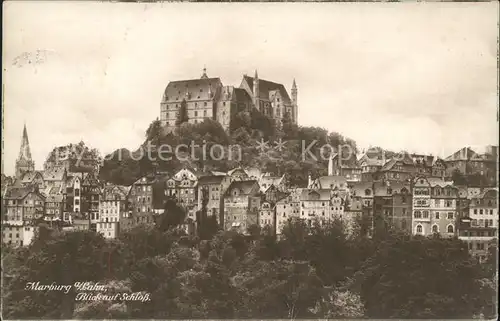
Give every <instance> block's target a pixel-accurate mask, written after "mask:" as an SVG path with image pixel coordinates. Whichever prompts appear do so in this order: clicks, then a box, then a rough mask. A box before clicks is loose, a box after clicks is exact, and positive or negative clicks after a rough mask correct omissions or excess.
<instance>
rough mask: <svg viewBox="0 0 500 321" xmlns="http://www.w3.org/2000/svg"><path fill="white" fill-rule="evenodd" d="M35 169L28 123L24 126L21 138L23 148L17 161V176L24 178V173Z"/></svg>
mask: <svg viewBox="0 0 500 321" xmlns="http://www.w3.org/2000/svg"><path fill="white" fill-rule="evenodd" d="M34 170H35V163H34V162H33V160H32V159H31V150H30V142H29V140H28V130H27V129H26V123H25V124H24V128H23V137H22V138H21V148H20V149H19V157H18V158H17V161H16V177H17V178H22V176H23V175H24V173H26V172H32V171H34Z"/></svg>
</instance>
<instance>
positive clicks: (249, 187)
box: [226, 180, 259, 195]
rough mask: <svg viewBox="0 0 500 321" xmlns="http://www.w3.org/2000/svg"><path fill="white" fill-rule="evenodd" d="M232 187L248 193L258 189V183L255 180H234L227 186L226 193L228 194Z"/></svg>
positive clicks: (245, 193)
mask: <svg viewBox="0 0 500 321" xmlns="http://www.w3.org/2000/svg"><path fill="white" fill-rule="evenodd" d="M234 189H238V190H240V191H241V193H242V194H244V195H249V194H251V193H253V192H258V191H259V184H258V183H257V181H256V180H248V181H234V182H232V183H231V184H230V185H229V187H228V188H227V191H226V194H227V195H229V193H230V192H231V191H232V190H234Z"/></svg>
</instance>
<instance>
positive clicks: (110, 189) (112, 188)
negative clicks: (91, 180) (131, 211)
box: [101, 185, 130, 200]
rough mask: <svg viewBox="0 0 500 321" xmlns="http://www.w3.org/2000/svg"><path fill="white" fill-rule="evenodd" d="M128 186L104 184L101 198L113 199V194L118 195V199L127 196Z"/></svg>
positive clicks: (123, 198)
mask: <svg viewBox="0 0 500 321" xmlns="http://www.w3.org/2000/svg"><path fill="white" fill-rule="evenodd" d="M129 190H130V186H123V185H106V186H104V189H103V193H102V195H101V200H115V195H119V196H120V200H125V199H126V198H127V195H128V192H129Z"/></svg>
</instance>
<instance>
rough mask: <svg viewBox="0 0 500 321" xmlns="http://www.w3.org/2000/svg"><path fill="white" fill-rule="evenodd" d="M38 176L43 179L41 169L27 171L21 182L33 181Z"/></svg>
mask: <svg viewBox="0 0 500 321" xmlns="http://www.w3.org/2000/svg"><path fill="white" fill-rule="evenodd" d="M37 177H39V178H41V179H43V175H42V173H41V172H40V171H33V172H26V173H25V174H24V175H23V178H22V179H21V183H23V184H26V183H31V182H33V180H34V179H35V178H37Z"/></svg>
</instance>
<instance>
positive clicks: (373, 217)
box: [2, 131, 498, 258]
mask: <svg viewBox="0 0 500 321" xmlns="http://www.w3.org/2000/svg"><path fill="white" fill-rule="evenodd" d="M24 134H26V131H24ZM24 134H23V135H24ZM26 141H27V134H26ZM461 154H464V155H466V156H467V155H468V156H467V157H468V158H467V157H465V158H466V160H462V159H461V158H460V157H459V156H460V155H461ZM457 155H458V156H457ZM457 155H455V154H454V155H452V156H453V157H451V158H450V159H453V160H452V162H453V163H452V165H453V166H455V167H456V166H458V167H460V166H461V165H457V164H460V162H462V161H465V162H466V163H465V164H466V165H465V166H463V168H464V169H466V170H471V168H470V166H469V165H467V159H469V160H470V156H471V155H470V153H469V150H468V149H463V150H461V151H459V153H458V154H457ZM372 156H373V155H363V156H362V157H360V159H359V161H358V160H348V161H345V162H343V161H340V157H338V155H336V154H333V155H332V156H331V158H330V161H329V164H328V173H327V175H324V176H318V177H312V176H309V181H308V182H307V185H306V186H291V185H290V184H289V181H288V179H287V175H273V174H271V173H265V172H261V171H260V170H259V169H257V168H240V167H238V168H234V169H232V170H230V171H227V172H219V171H197V170H196V169H192V168H187V167H185V168H182V169H181V170H179V171H177V172H174V173H151V174H149V175H146V176H144V177H141V178H139V179H138V180H137V181H136V182H134V183H133V184H132V185H131V186H118V185H113V184H110V183H106V182H102V181H100V180H99V179H98V177H97V173H96V172H95V171H89V172H71V171H69V170H68V169H67V167H65V166H63V165H61V164H57V165H54V166H52V167H49V168H46V169H45V170H44V171H35V170H34V169H33V168H26V167H23V166H24V165H26V164H28V165H29V166H30V167H31V166H34V164H33V163H32V161H31V160H30V159H31V158H30V157H31V156H30V154H29V145H28V148H26V144H23V146H22V148H21V152H20V157H19V160H20V161H19V164H18V166H17V168H18V169H19V172H21V174H22V175H20V176H19V177H18V178H15V179H11V178H8V177H2V183H4V182H7V184H5V185H4V184H3V185H2V222H3V224H2V226H3V227H2V233H3V237H2V241H3V242H4V243H5V244H11V245H18V246H20V245H28V244H30V242H31V240H32V238H33V235H34V232H35V231H36V229H37V226H38V224H40V222H46V223H48V224H52V225H56V226H59V227H61V228H62V229H64V230H81V229H88V230H92V231H95V232H96V233H101V234H102V235H103V236H104V237H105V238H110V239H112V238H116V237H118V236H119V235H120V233H122V232H123V231H127V230H130V229H131V228H134V227H136V226H139V225H143V224H144V225H154V224H155V223H156V221H157V220H156V219H157V217H158V216H159V215H161V214H163V213H164V210H165V204H166V202H167V200H169V199H171V200H174V201H175V202H176V203H177V204H178V205H179V206H181V207H182V208H183V209H184V211H185V213H186V219H185V222H184V228H185V229H186V231H187V232H188V233H195V232H196V230H197V228H198V227H199V224H200V221H199V216H198V214H199V212H200V210H201V209H202V204H206V213H207V215H209V216H214V217H215V218H216V220H217V222H218V223H219V225H220V228H222V229H225V230H230V229H232V230H236V231H239V232H241V233H247V232H248V229H249V228H250V227H251V226H253V225H259V226H260V227H261V228H265V229H268V230H270V231H271V232H272V233H275V234H276V235H277V236H278V237H279V236H280V235H281V233H282V229H283V226H284V225H285V224H286V222H288V221H289V220H290V219H292V218H297V219H302V220H304V221H305V222H306V223H307V224H309V225H313V224H316V223H318V224H325V223H326V222H329V221H332V220H341V221H342V222H344V223H345V225H346V227H347V229H348V231H349V230H351V229H352V228H353V227H354V225H355V224H356V223H357V222H363V223H364V224H366V226H367V233H369V234H370V235H373V234H375V233H381V232H383V231H386V230H387V229H390V228H393V229H397V230H400V231H404V232H406V233H408V234H411V235H415V236H431V235H434V234H439V235H440V236H442V237H455V236H456V237H459V238H460V239H461V240H463V241H465V242H467V243H468V246H469V249H470V250H471V251H472V252H473V253H474V254H477V255H478V257H479V258H481V257H484V256H485V254H486V252H487V250H488V243H489V242H490V241H491V240H492V239H494V238H496V237H497V236H498V235H497V231H498V218H497V216H498V212H497V206H498V188H496V187H486V186H465V185H455V184H454V183H453V181H452V180H450V176H449V175H447V174H446V173H447V172H448V168H447V161H446V160H442V161H441V160H436V161H430V159H431V157H424V156H419V157H417V156H416V155H413V158H412V156H410V155H409V156H408V157H406V158H401V157H399V158H393V159H390V160H388V161H382V162H381V163H380V164H382V163H383V164H382V165H381V167H380V168H379V170H373V168H375V167H376V166H379V165H374V164H375V162H373V161H372V160H373V159H374V158H373V157H372ZM473 159H474V160H473V162H479V161H480V160H479V159H482V160H484V159H488V161H487V162H486V163H485V164H487V165H483V166H481V165H475V166H476V167H473V168H476V169H481V168H482V169H484V170H486V169H487V168H490V163H489V162H490V157H488V158H487V157H481V158H477V157H476V158H473ZM26 160H28V161H26ZM367 173H371V175H370V176H366V175H365V174H367ZM483 174H484V172H483ZM367 178H370V179H367Z"/></svg>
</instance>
